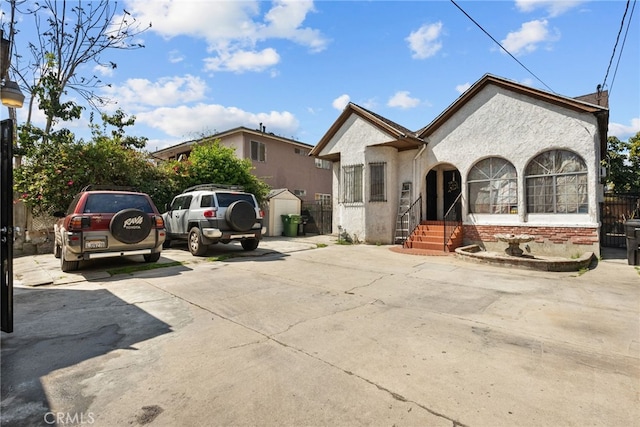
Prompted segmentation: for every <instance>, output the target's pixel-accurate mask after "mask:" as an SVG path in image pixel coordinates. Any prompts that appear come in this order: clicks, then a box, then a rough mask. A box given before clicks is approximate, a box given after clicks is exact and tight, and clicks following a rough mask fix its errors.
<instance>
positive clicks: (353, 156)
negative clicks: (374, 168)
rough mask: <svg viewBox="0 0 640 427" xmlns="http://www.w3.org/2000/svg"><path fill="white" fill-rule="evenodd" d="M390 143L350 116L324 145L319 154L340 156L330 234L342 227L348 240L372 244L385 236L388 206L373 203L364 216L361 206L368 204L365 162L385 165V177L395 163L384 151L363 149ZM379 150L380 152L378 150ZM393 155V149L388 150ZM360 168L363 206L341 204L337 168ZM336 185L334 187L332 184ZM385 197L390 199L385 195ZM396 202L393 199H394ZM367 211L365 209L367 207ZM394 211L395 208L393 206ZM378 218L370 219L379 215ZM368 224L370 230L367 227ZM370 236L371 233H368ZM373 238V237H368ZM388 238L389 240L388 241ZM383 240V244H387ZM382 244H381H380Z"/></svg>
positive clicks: (336, 165)
mask: <svg viewBox="0 0 640 427" xmlns="http://www.w3.org/2000/svg"><path fill="white" fill-rule="evenodd" d="M389 139H390V137H389V135H387V134H385V133H384V132H382V131H380V130H379V129H378V128H376V127H375V126H373V125H371V124H370V123H369V122H367V121H365V120H363V119H362V118H360V117H359V116H356V115H352V116H351V117H349V118H348V119H347V120H346V122H345V123H344V125H343V126H342V127H341V128H340V129H339V130H338V132H336V134H335V135H334V136H333V138H332V139H331V140H330V141H329V142H328V143H327V146H326V147H325V149H324V150H323V154H325V153H327V154H329V153H340V162H336V163H334V177H336V178H337V180H334V187H333V194H334V210H333V212H334V218H333V228H334V232H336V233H337V232H338V231H339V228H338V226H341V227H342V230H343V231H346V233H348V234H349V235H350V236H352V237H354V238H356V239H357V240H358V241H361V242H367V241H370V239H371V238H373V239H374V240H373V242H376V241H377V239H378V238H380V239H382V238H384V236H385V235H387V234H388V226H386V225H384V224H385V223H389V222H390V221H392V216H391V213H390V208H389V206H391V203H389V202H387V203H385V204H384V205H387V206H382V204H381V203H380V202H376V203H375V205H376V206H374V207H373V210H372V212H371V213H369V214H368V215H366V216H365V206H367V205H368V204H369V203H368V194H369V193H368V190H369V187H368V185H369V183H368V181H369V180H368V170H367V169H368V168H367V162H368V161H386V162H387V163H388V164H387V173H388V172H389V169H391V170H395V169H396V167H397V166H396V161H395V160H394V159H393V158H390V157H391V156H389V154H390V153H391V154H393V153H392V152H391V151H389V149H388V148H384V149H383V148H382V147H377V148H375V149H371V148H369V149H368V148H367V146H370V145H375V144H379V143H382V142H385V141H388V140H389ZM381 149H382V150H383V152H380V151H378V150H381ZM365 150H370V151H371V153H370V154H369V159H378V160H368V159H367V155H365ZM392 150H393V151H395V150H394V149H392ZM359 164H360V165H363V168H364V177H363V202H362V203H343V202H342V185H341V183H340V180H341V179H342V175H341V168H342V167H344V166H349V165H359ZM336 181H338V185H337V186H336V185H335V182H336ZM387 183H388V186H387V188H388V189H390V188H391V187H392V186H393V184H389V183H390V181H389V180H388V181H387ZM388 197H391V195H390V194H389V195H388ZM396 199H397V195H396ZM367 207H368V206H367ZM396 209H397V205H396ZM377 211H381V212H383V214H381V216H382V218H377V219H376V218H374V217H376V216H378V215H376V213H379V212H377ZM367 222H369V223H370V226H369V225H368V224H367ZM369 230H375V236H374V235H373V234H371V235H370V234H369ZM372 233H373V231H372ZM372 236H373V237H372ZM389 238H390V237H389ZM389 238H386V239H385V240H384V242H385V243H386V242H387V239H389ZM380 242H381V243H382V242H383V241H382V240H380Z"/></svg>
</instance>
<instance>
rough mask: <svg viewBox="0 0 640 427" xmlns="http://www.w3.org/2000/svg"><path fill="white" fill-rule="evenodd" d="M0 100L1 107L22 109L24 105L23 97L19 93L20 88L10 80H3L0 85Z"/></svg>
mask: <svg viewBox="0 0 640 427" xmlns="http://www.w3.org/2000/svg"><path fill="white" fill-rule="evenodd" d="M0 98H2V105H4V106H5V107H9V108H22V104H24V95H23V94H22V92H21V91H20V86H18V83H16V82H13V81H11V80H5V81H4V83H3V84H2V87H1V88H0Z"/></svg>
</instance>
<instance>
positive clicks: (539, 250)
mask: <svg viewBox="0 0 640 427" xmlns="http://www.w3.org/2000/svg"><path fill="white" fill-rule="evenodd" d="M463 230H464V234H463V235H464V244H465V245H471V244H476V245H479V246H480V247H481V248H483V249H485V250H487V251H495V252H501V251H504V249H505V248H506V247H507V244H506V243H504V242H500V241H499V240H498V239H496V238H495V235H496V234H530V235H532V236H535V237H536V238H535V239H534V240H533V241H531V242H528V243H526V245H528V247H529V249H530V252H531V253H532V254H534V255H535V254H538V255H549V256H562V257H574V256H577V255H582V254H583V253H585V252H593V253H594V254H595V255H596V256H600V237H599V233H598V228H597V227H554V226H544V227H528V226H499V225H472V224H464V225H463ZM521 248H522V249H525V244H522V245H521Z"/></svg>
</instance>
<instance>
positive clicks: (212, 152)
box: [164, 140, 269, 203]
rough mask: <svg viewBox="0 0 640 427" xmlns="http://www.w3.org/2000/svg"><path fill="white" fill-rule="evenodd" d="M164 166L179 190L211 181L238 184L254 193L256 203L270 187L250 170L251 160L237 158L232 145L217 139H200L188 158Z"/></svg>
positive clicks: (263, 197) (261, 199) (262, 198)
mask: <svg viewBox="0 0 640 427" xmlns="http://www.w3.org/2000/svg"><path fill="white" fill-rule="evenodd" d="M164 169H165V171H166V173H167V175H168V177H169V180H170V182H171V183H172V186H174V187H177V188H180V189H184V188H187V187H191V186H193V185H198V184H212V183H213V184H224V185H238V186H242V187H243V188H244V189H245V191H248V192H250V193H253V194H254V195H255V196H256V198H257V199H258V202H259V203H260V202H262V201H263V200H264V199H265V198H266V196H267V194H268V193H269V186H268V185H267V184H266V183H265V182H263V181H262V180H260V179H258V178H257V177H256V176H255V175H253V174H252V173H251V171H252V170H253V165H252V164H251V161H250V160H248V159H240V158H238V157H237V156H236V154H235V150H234V149H233V148H229V147H225V146H223V145H221V144H220V141H219V140H205V141H203V142H202V143H200V144H198V145H196V146H194V147H193V150H192V151H191V154H190V155H189V159H188V160H187V161H183V162H180V161H177V160H176V161H170V162H166V163H165V164H164Z"/></svg>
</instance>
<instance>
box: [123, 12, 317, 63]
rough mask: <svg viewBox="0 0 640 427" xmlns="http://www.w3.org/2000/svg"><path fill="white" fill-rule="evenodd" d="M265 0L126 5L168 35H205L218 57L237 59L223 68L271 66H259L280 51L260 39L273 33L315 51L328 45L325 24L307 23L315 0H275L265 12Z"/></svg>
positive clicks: (157, 29) (201, 37) (140, 17)
mask: <svg viewBox="0 0 640 427" xmlns="http://www.w3.org/2000/svg"><path fill="white" fill-rule="evenodd" d="M264 4H265V3H264V2H261V1H258V0H247V1H207V2H204V1H176V0H154V1H148V0H127V4H126V6H125V8H126V9H127V10H128V11H129V12H130V13H131V14H132V15H133V16H134V17H135V18H136V19H138V20H140V21H141V22H151V23H152V24H153V26H152V28H151V31H154V32H156V33H158V34H160V35H161V36H163V37H166V38H172V37H176V36H180V35H186V36H190V37H194V38H198V39H204V40H205V41H206V42H207V44H208V51H209V52H215V54H216V56H215V58H214V60H213V61H214V62H215V61H216V60H218V61H219V64H222V63H226V62H227V59H228V58H232V59H236V60H237V62H235V63H233V64H231V65H229V66H222V65H220V66H219V67H218V68H217V69H218V70H228V71H234V72H241V71H242V70H241V67H242V66H243V65H246V66H247V68H246V70H250V71H263V70H264V69H265V68H268V67H266V66H259V64H260V63H261V61H267V62H268V63H269V64H271V65H273V64H274V62H273V61H274V58H278V60H279V55H278V54H277V53H276V51H275V49H274V48H273V47H268V48H264V49H262V50H261V51H258V49H256V45H257V44H258V43H264V42H268V41H269V40H272V39H285V40H290V41H292V42H294V43H297V44H300V45H302V46H306V47H308V48H309V50H310V51H312V52H319V51H322V50H324V49H325V48H326V46H327V44H328V40H327V39H326V38H325V37H324V36H323V35H322V33H321V32H320V31H319V30H317V29H313V28H308V27H303V24H304V21H305V19H306V17H307V15H308V14H309V13H312V12H313V11H314V8H313V2H312V1H310V0H274V1H273V2H272V5H271V8H270V9H269V10H267V11H266V13H264V15H262V13H261V6H262V5H264ZM247 54H250V55H247ZM251 54H252V55H251ZM248 59H254V60H257V61H258V62H255V61H252V60H248ZM208 61H209V62H208V64H207V66H208V67H211V63H210V62H211V60H210V59H209V60H208ZM275 63H277V61H276V62H275ZM214 68H215V67H214Z"/></svg>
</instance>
